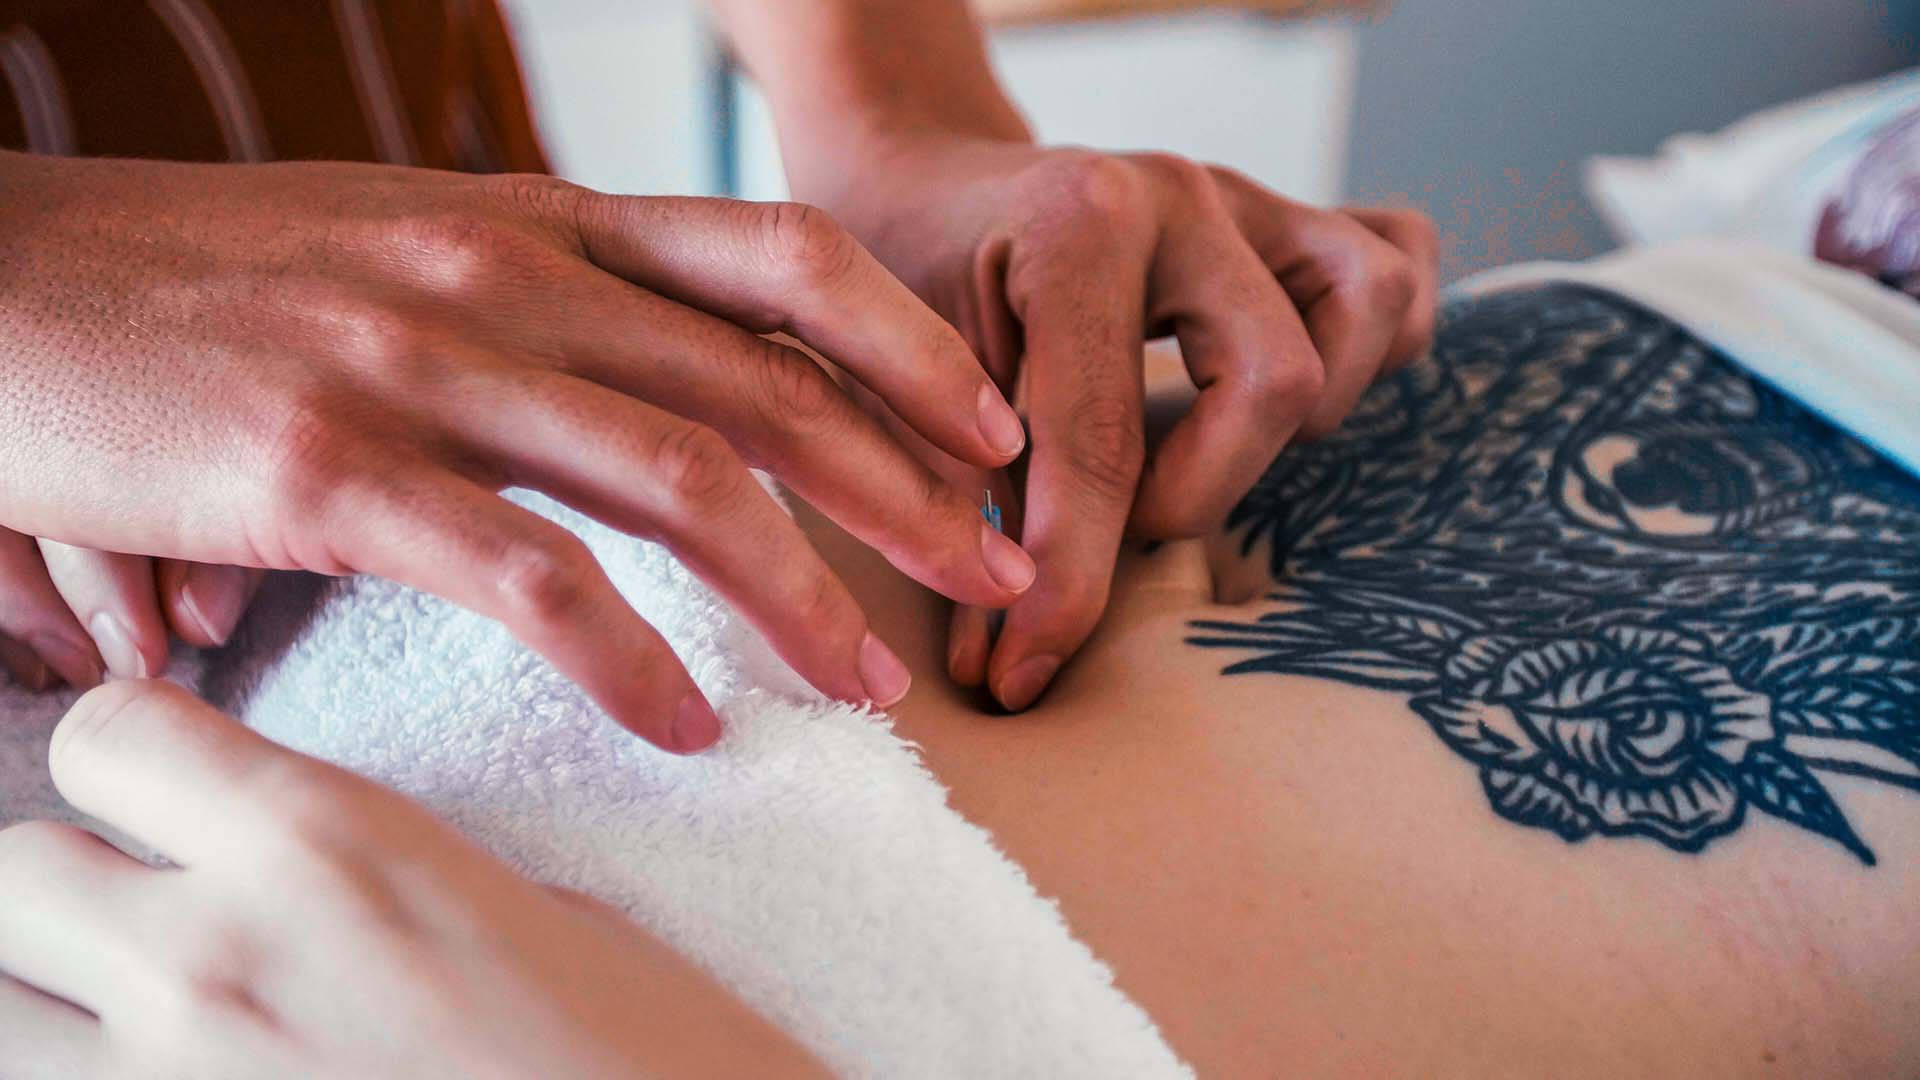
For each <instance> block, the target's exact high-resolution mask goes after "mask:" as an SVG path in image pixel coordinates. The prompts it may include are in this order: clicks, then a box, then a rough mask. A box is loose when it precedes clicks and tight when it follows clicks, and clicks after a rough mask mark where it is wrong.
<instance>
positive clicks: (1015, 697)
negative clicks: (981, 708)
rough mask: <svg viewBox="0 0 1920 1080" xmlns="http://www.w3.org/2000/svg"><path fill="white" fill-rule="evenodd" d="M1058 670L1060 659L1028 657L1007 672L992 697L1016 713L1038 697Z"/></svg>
mask: <svg viewBox="0 0 1920 1080" xmlns="http://www.w3.org/2000/svg"><path fill="white" fill-rule="evenodd" d="M1059 670H1060V658H1059V657H1057V656H1029V657H1027V658H1026V659H1025V660H1022V661H1020V662H1019V663H1018V664H1015V665H1014V667H1013V670H1012V671H1009V672H1007V674H1006V677H1005V678H1003V679H1001V680H1000V689H999V691H998V692H997V693H996V694H995V695H994V696H996V697H998V698H999V699H1000V704H1002V705H1005V706H1006V707H1007V708H1009V709H1012V710H1013V711H1015V712H1018V711H1020V710H1021V709H1024V708H1026V707H1027V706H1029V705H1031V704H1033V703H1034V701H1035V700H1036V699H1038V698H1039V697H1040V694H1041V692H1042V691H1044V690H1046V688H1047V684H1048V683H1050V682H1052V681H1053V676H1054V674H1055V673H1056V672H1058V671H1059Z"/></svg>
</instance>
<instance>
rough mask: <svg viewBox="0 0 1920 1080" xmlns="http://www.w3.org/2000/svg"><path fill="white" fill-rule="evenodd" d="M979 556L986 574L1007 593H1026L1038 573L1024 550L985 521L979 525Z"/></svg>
mask: <svg viewBox="0 0 1920 1080" xmlns="http://www.w3.org/2000/svg"><path fill="white" fill-rule="evenodd" d="M980 555H981V557H982V558H984V559H985V560H986V562H987V573H988V574H990V575H992V576H993V580H995V581H997V582H999V583H1000V587H1001V588H1003V589H1005V590H1007V591H1008V592H1017V593H1018V592H1026V591H1027V586H1029V585H1032V584H1033V577H1034V575H1035V574H1037V573H1039V572H1040V571H1039V568H1038V567H1036V566H1034V565H1033V556H1031V555H1028V554H1027V552H1026V549H1024V548H1022V547H1021V546H1020V545H1019V544H1016V543H1014V542H1013V541H1012V540H1011V539H1009V538H1008V537H1007V536H1005V535H1004V534H1002V533H1000V532H999V531H997V530H995V529H994V527H993V526H991V525H989V524H987V523H986V522H985V521H982V522H981V523H980Z"/></svg>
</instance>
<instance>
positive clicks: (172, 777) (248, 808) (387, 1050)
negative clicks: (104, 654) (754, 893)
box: [0, 681, 823, 1078]
mask: <svg viewBox="0 0 1920 1080" xmlns="http://www.w3.org/2000/svg"><path fill="white" fill-rule="evenodd" d="M50 761H51V765H52V769H53V777H54V782H55V783H56V784H57V785H58V786H59V788H60V792H61V794H63V795H65V796H66V797H67V799H68V800H70V801H71V802H72V803H73V804H74V805H75V806H76V807H78V808H79V809H81V810H82V811H85V812H86V813H88V814H91V815H93V816H94V817H95V818H98V819H99V820H101V821H103V822H105V823H107V824H108V825H110V826H112V827H114V828H116V829H118V830H120V831H122V832H123V833H125V834H126V835H129V836H132V837H135V838H137V839H138V840H140V841H141V842H142V843H144V844H147V845H149V846H150V847H152V848H153V849H154V850H156V851H158V852H159V853H161V854H162V855H164V856H166V857H167V858H168V859H169V860H171V861H172V862H173V863H175V864H177V868H174V869H166V870H156V869H151V868H149V867H147V866H145V865H144V864H142V863H139V862H136V861H135V860H133V859H130V858H128V857H127V856H125V855H123V854H121V853H120V852H119V851H118V850H117V849H115V848H113V847H112V846H110V845H109V844H107V843H106V842H105V841H103V840H101V839H99V838H98V837H96V836H95V835H93V834H92V833H89V832H85V831H82V830H80V829H75V828H71V827H68V826H65V825H56V824H52V823H48V822H33V823H30V824H26V825H19V826H15V827H13V828H11V829H7V830H5V831H3V832H0V895H3V896H5V897H6V898H7V902H6V904H5V905H0V972H3V973H4V974H0V984H4V985H0V1028H3V1029H4V1031H5V1033H4V1034H0V1051H4V1053H5V1054H6V1059H5V1060H4V1061H0V1071H4V1072H6V1074H7V1075H9V1076H14V1075H38V1074H45V1075H59V1076H82V1075H84V1076H99V1075H115V1076H118V1075H129V1076H131V1075H139V1076H222V1077H252V1076H259V1077H273V1076H340V1077H346V1076H352V1077H369V1078H381V1077H393V1078H400V1077H417V1076H485V1077H548V1076H566V1077H629V1076H690V1077H691V1076H796V1075H806V1076H815V1075H822V1074H823V1072H822V1070H821V1069H820V1068H819V1066H818V1065H817V1064H816V1063H814V1062H813V1061H812V1060H811V1059H810V1058H808V1056H807V1055H806V1053H805V1052H804V1051H803V1050H801V1049H800V1048H799V1047H798V1046H797V1045H795V1044H794V1043H793V1042H791V1041H790V1040H789V1039H787V1038H786V1037H785V1036H784V1035H782V1034H781V1033H780V1032H778V1031H777V1030H775V1029H774V1028H773V1027H772V1026H771V1025H769V1024H768V1023H767V1022H766V1021H765V1020H763V1019H761V1018H760V1017H759V1016H757V1015H755V1014H754V1013H753V1012H751V1011H750V1010H748V1009H747V1008H746V1006H744V1005H742V1004H741V1003H740V1002H738V1001H737V1000H735V999H734V998H733V997H731V996H730V995H729V994H728V993H727V992H726V991H725V990H724V989H723V988H721V987H720V986H719V985H717V984H716V983H714V982H713V980H712V979H711V978H709V977H708V976H707V975H705V974H704V973H703V972H701V971H700V970H698V969H697V968H695V967H694V966H693V965H692V964H691V963H689V962H687V961H686V960H684V959H682V958H681V957H679V956H678V955H677V954H675V953H674V952H673V951H672V950H671V949H669V948H668V947H667V946H666V945H665V944H664V943H662V942H660V941H658V940H656V939H655V938H653V937H651V936H649V935H648V934H646V933H645V932H644V931H642V930H641V929H640V928H639V927H638V926H636V925H634V924H633V923H632V922H630V921H628V920H627V919H626V918H625V917H623V916H622V915H621V914H620V913H619V912H617V911H615V910H613V909H612V908H610V907H607V906H605V905H603V904H600V903H598V902H596V901H593V900H589V899H587V898H585V897H582V896H579V895H578V894H572V893H565V892H559V891H555V890H549V889H546V888H542V887H541V886H539V885H536V884H534V883H532V882H529V881H527V880H526V879H524V878H522V877H520V876H519V875H518V874H516V873H514V872H513V871H512V870H511V869H509V868H508V867H507V866H505V865H504V864H502V863H501V862H499V861H498V860H496V859H494V858H493V857H492V856H490V855H488V854H487V853H486V852H484V851H481V850H480V849H479V848H477V847H475V846H474V845H472V844H471V843H469V842H468V841H466V840H465V839H464V838H462V837H461V836H460V835H459V834H457V833H455V832H454V831H453V830H452V829H451V828H449V827H447V826H446V825H445V824H443V823H442V822H440V821H439V820H438V819H436V818H435V817H434V816H433V815H431V814H429V813H428V812H427V811H426V810H425V809H423V808H421V807H420V806H418V805H416V804H414V803H413V802H411V801H409V800H407V799H404V798H402V797H401V796H399V795H397V794H395V793H393V792H392V791H389V790H387V789H385V788H382V787H380V786H378V785H376V784H373V783H371V782H369V781H367V780H364V779H362V778H360V777H357V776H354V775H352V774H351V773H347V772H345V771H343V770H340V769H338V768H335V767H333V766H331V765H326V764H323V763H321V762H318V761H314V760H313V759H311V758H307V757H304V756H302V755H300V754H296V753H294V752H292V751H290V750H287V749H285V748H283V747H280V746H276V745H275V744H273V743H270V742H268V741H267V740H265V739H263V738H261V737H260V736H259V735H257V734H255V733H253V732H252V731H249V730H248V729H247V728H245V727H243V726H241V725H240V724H237V723H235V722H234V721H233V720H231V719H228V718H227V717H225V716H223V715H221V714H220V713H218V712H216V711H215V710H214V709H213V708H212V707H210V706H208V705H206V704H204V703H202V702H200V701H198V700H197V699H195V698H193V697H192V696H191V695H189V694H188V693H187V692H186V691H184V690H181V689H180V688H179V687H177V686H174V685H172V684H169V683H161V682H152V681H125V682H116V683H112V684H110V685H108V686H105V687H102V688H100V689H98V690H95V691H93V692H91V693H89V694H87V695H86V696H85V697H82V698H81V699H80V700H79V702H78V703H76V704H75V705H74V707H73V709H72V711H70V712H69V713H68V714H67V716H66V719H64V720H62V721H61V723H60V726H59V727H58V728H57V729H56V730H55V732H54V736H53V747H52V751H51V753H50ZM9 976H10V977H11V979H12V980H15V981H14V982H12V983H9V982H8V977H9Z"/></svg>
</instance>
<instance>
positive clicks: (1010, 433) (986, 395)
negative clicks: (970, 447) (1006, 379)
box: [980, 382, 1027, 458]
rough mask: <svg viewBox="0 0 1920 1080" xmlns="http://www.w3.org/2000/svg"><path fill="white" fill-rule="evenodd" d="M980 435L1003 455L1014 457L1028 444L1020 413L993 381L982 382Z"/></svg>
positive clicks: (995, 450)
mask: <svg viewBox="0 0 1920 1080" xmlns="http://www.w3.org/2000/svg"><path fill="white" fill-rule="evenodd" d="M980 435H981V437H982V438H984V439H986V440H987V445H988V446H990V447H992V448H993V449H994V452H995V453H997V454H999V455H1000V456H1001V457H1009V458H1010V457H1013V456H1015V455H1017V454H1019V453H1020V451H1022V450H1024V449H1026V446H1027V430H1026V428H1024V427H1021V426H1020V417H1019V415H1018V414H1016V413H1015V412H1014V411H1013V406H1011V405H1009V404H1007V399H1006V398H1003V397H1001V396H1000V391H998V390H996V389H994V387H993V384H992V383H984V382H983V383H981V384H980Z"/></svg>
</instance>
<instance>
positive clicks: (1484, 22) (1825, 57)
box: [1347, 0, 1920, 278]
mask: <svg viewBox="0 0 1920 1080" xmlns="http://www.w3.org/2000/svg"><path fill="white" fill-rule="evenodd" d="M1917 29H1920V2H1914V0H1879V2H1874V0H1399V2H1398V3H1396V4H1395V5H1394V7H1393V9H1392V11H1391V13H1390V14H1389V15H1388V16H1387V17H1386V18H1385V19H1383V20H1381V21H1379V22H1378V23H1376V24H1374V25H1370V26H1367V27H1365V28H1363V29H1362V31H1361V37H1360V42H1359V57H1358V71H1357V75H1356V87H1355V98H1356V100H1355V115H1354V122H1353V129H1352V134H1351V138H1352V145H1351V159H1350V164H1349V167H1348V173H1347V188H1348V194H1349V196H1350V197H1351V198H1353V199H1354V200H1356V201H1362V202H1365V201H1378V200H1383V199H1399V200H1405V201H1409V202H1411V203H1412V204H1413V205H1416V206H1420V207H1422V208H1423V209H1425V210H1426V211H1427V212H1428V213H1430V214H1432V215H1433V217H1434V219H1435V220H1436V221H1437V222H1438V223H1439V225H1440V228H1441V230H1442V232H1443V233H1444V234H1446V236H1447V240H1448V244H1447V246H1448V248H1449V249H1450V252H1449V257H1448V260H1447V265H1446V266H1445V267H1444V270H1445V271H1446V274H1447V276H1448V277H1449V278H1452V277H1457V276H1459V275H1460V274H1461V273H1463V272H1466V271H1468V270H1471V269H1475V268H1479V267H1483V266H1491V265H1494V264H1496V263H1503V262H1510V261H1513V260H1516V259H1528V258H1566V257H1574V256H1580V255H1585V254H1590V253H1592V252H1594V251H1597V250H1603V249H1604V248H1606V247H1607V246H1608V238H1607V232H1606V229H1605V227H1604V226H1603V225H1602V224H1601V223H1600V221H1599V220H1598V219H1597V218H1596V217H1595V216H1594V213H1593V211H1592V209H1591V207H1589V206H1588V205H1587V202H1586V200H1585V198H1584V196H1582V194H1581V192H1580V161H1581V159H1582V158H1584V157H1586V156H1587V155H1589V154H1593V153H1642V154H1643V153H1647V152H1650V151H1652V150H1653V149H1654V147H1655V146H1656V145H1657V144H1658V143H1659V142H1660V140H1661V139H1662V138H1664V137H1665V136H1667V135H1669V134H1671V133H1673V132H1675V131H1682V130H1711V129H1713V128H1717V127H1720V126H1722V125H1724V124H1726V123H1728V122H1729V121H1732V120H1734V119H1736V118H1738V117H1739V116H1741V115H1742V114H1744V113H1747V112H1750V111H1752V110H1754V109H1757V108H1760V107H1761V106H1764V105H1769V104H1772V103H1775V102H1779V101H1784V100H1787V99H1791V98H1794V97H1798V96H1801V95H1804V94H1808V93H1812V92H1814V91H1817V90H1822V89H1825V88H1828V87H1831V86H1834V85H1837V84H1840V83H1845V82H1851V81H1857V80H1860V79H1864V78H1869V77H1871V76H1874V75H1878V74H1882V73H1885V72H1888V71H1892V70H1894V69H1897V68H1900V67H1905V66H1909V65H1912V64H1913V63H1915V61H1916V59H1917V58H1920V42H1917V36H1920V35H1916V30H1917Z"/></svg>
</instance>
